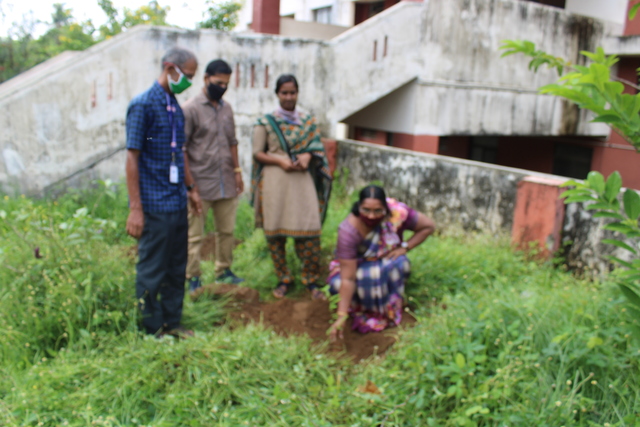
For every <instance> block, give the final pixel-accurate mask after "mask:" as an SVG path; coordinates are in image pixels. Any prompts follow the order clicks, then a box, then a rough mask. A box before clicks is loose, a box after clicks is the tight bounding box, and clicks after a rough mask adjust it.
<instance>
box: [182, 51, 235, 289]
mask: <svg viewBox="0 0 640 427" xmlns="http://www.w3.org/2000/svg"><path fill="white" fill-rule="evenodd" d="M230 78H231V67H229V64H227V63H226V62H225V61H223V60H221V59H216V60H215V61H211V62H210V63H209V64H208V65H207V68H206V70H205V75H204V87H203V88H202V92H200V93H199V94H198V95H196V96H195V97H194V98H191V99H190V100H188V101H187V102H186V103H185V104H184V105H183V106H182V111H183V112H184V118H185V123H184V132H185V136H186V140H185V146H184V150H185V152H186V154H187V155H186V156H185V158H186V160H187V163H188V168H186V167H185V170H189V171H190V173H187V174H186V176H185V182H186V184H187V188H188V189H191V188H193V186H197V187H198V190H199V193H200V198H201V199H202V215H197V214H196V213H195V212H193V211H192V210H189V260H188V262H187V280H188V281H189V289H190V290H191V291H192V292H193V291H195V290H196V289H197V288H199V287H200V284H201V283H200V275H201V271H200V249H201V247H202V241H203V239H204V223H205V220H206V218H207V214H208V212H209V209H213V218H214V224H215V229H216V232H215V257H216V262H215V274H216V282H223V283H233V284H238V283H240V282H243V281H244V279H241V278H239V277H237V276H236V275H235V274H233V272H232V271H231V262H232V252H233V247H234V243H235V242H234V237H233V229H234V227H235V222H236V209H237V207H238V195H239V194H240V193H242V191H243V190H244V183H243V182H242V169H241V168H240V167H239V164H238V141H237V140H236V131H235V123H234V120H233V110H232V109H231V105H229V103H228V102H225V101H223V100H222V95H223V94H224V92H225V91H226V90H227V85H228V84H229V80H230Z"/></svg>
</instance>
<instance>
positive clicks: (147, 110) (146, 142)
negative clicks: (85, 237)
mask: <svg viewBox="0 0 640 427" xmlns="http://www.w3.org/2000/svg"><path fill="white" fill-rule="evenodd" d="M197 67H198V61H197V59H196V57H195V55H194V54H193V53H192V52H190V51H188V50H186V49H183V48H179V47H174V48H172V49H170V50H169V51H167V53H166V54H165V55H164V57H163V58H162V73H161V74H160V77H159V78H158V80H157V81H156V82H154V84H153V85H152V86H151V88H149V89H148V90H147V91H146V92H144V93H142V94H140V95H138V96H136V97H135V98H134V99H133V100H132V101H131V103H130V104H129V108H128V110H127V121H126V123H127V124H126V129H127V163H126V176H127V189H128V191H129V217H128V218H127V233H129V235H131V236H132V237H134V238H136V239H139V242H138V255H139V259H138V264H137V266H136V272H137V277H136V297H137V298H138V304H139V307H140V310H141V312H142V317H143V318H142V326H143V328H144V330H145V331H146V332H147V333H148V334H155V335H157V336H161V335H164V334H169V335H173V336H182V337H184V336H190V335H193V332H192V331H189V330H186V329H185V328H183V327H182V325H181V324H180V321H181V318H182V302H183V299H184V278H185V269H186V264H187V232H188V222H187V197H188V198H189V199H190V201H191V203H192V206H193V208H194V209H195V211H196V212H201V211H202V204H201V202H200V196H199V194H198V190H197V189H196V188H194V187H193V186H188V185H186V184H185V182H186V183H189V182H192V180H191V179H190V174H189V173H188V172H189V171H188V170H185V168H184V155H183V152H182V146H183V144H184V139H185V136H184V115H183V114H182V109H181V108H180V105H178V101H177V100H176V98H175V94H178V93H180V92H182V91H184V90H185V89H187V88H188V87H189V86H190V85H191V80H192V79H193V76H194V75H195V73H196V69H197ZM158 297H160V299H158Z"/></svg>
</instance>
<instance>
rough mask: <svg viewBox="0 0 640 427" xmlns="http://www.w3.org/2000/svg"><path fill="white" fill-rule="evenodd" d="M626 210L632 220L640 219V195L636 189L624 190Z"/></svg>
mask: <svg viewBox="0 0 640 427" xmlns="http://www.w3.org/2000/svg"><path fill="white" fill-rule="evenodd" d="M622 200H623V201H624V212H625V213H626V214H627V216H628V217H629V219H630V220H636V222H637V220H638V217H639V216H640V196H639V195H638V193H636V192H635V191H634V190H631V189H628V190H627V191H625V192H624V197H623V199H622Z"/></svg>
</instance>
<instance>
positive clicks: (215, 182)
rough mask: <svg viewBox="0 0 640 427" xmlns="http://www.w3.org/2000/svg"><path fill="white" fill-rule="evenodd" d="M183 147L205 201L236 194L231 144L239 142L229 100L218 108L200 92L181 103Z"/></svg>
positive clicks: (221, 102)
mask: <svg viewBox="0 0 640 427" xmlns="http://www.w3.org/2000/svg"><path fill="white" fill-rule="evenodd" d="M182 111H183V112H184V133H185V137H186V138H185V145H184V150H185V151H186V153H187V156H188V158H189V168H190V169H191V174H192V175H193V179H194V180H195V182H196V184H197V185H198V190H199V191H200V197H201V198H202V199H203V200H219V199H228V198H231V197H236V196H237V195H238V192H237V191H236V178H235V173H234V172H233V169H234V166H233V159H232V157H231V146H232V145H238V140H237V139H236V126H235V123H234V121H233V110H232V109H231V105H229V103H228V102H225V101H222V100H221V101H220V102H219V104H218V106H217V107H214V106H213V104H212V103H211V102H210V101H209V99H208V98H207V97H206V95H205V94H204V92H200V93H199V94H198V95H196V96H195V97H193V98H191V99H190V100H188V101H187V102H185V103H184V105H182Z"/></svg>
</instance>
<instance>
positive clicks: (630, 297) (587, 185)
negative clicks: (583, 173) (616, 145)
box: [560, 172, 640, 334]
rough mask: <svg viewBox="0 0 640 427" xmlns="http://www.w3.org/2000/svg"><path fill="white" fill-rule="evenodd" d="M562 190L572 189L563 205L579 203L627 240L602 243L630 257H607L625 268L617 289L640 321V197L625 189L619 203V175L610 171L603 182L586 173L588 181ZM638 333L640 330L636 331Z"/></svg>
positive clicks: (609, 228) (603, 241) (606, 227)
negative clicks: (621, 250)
mask: <svg viewBox="0 0 640 427" xmlns="http://www.w3.org/2000/svg"><path fill="white" fill-rule="evenodd" d="M562 186H563V187H569V186H571V187H574V188H572V189H570V190H567V191H565V192H564V193H562V194H561V195H560V197H562V198H565V203H574V202H581V203H585V204H586V206H585V207H586V209H588V210H595V211H596V212H595V213H594V214H593V216H594V217H595V218H607V219H609V222H608V223H607V224H606V225H605V226H604V227H603V228H604V229H605V230H610V231H613V232H617V233H620V234H621V235H622V236H624V237H625V238H626V239H625V240H626V241H625V240H622V239H617V238H614V239H603V240H602V243H607V244H610V245H614V246H616V247H618V248H620V249H623V250H624V251H626V252H627V253H628V255H629V258H628V259H626V260H623V259H621V258H619V257H613V256H609V257H608V258H609V259H611V260H612V261H614V262H616V263H617V264H619V265H621V266H623V267H625V268H626V270H625V271H624V272H621V273H620V274H618V276H617V277H618V278H619V282H618V286H619V287H620V289H621V290H622V293H623V294H624V295H625V297H626V298H627V301H628V302H629V305H630V307H629V309H630V310H631V313H632V314H633V315H634V316H635V317H636V318H637V319H640V287H639V286H638V285H639V284H640V254H639V250H640V226H638V221H639V219H640V195H638V193H637V192H636V191H635V190H632V189H627V190H625V192H624V194H623V196H622V203H621V202H620V200H619V194H620V189H621V188H622V178H621V176H620V174H619V173H618V172H613V173H612V174H611V175H609V177H608V178H607V179H606V180H605V179H604V177H603V176H602V174H600V173H599V172H589V175H588V176H587V179H586V180H585V181H584V182H582V181H575V180H571V181H567V182H565V183H564V184H562ZM637 332H638V333H639V334H640V330H638V331H637Z"/></svg>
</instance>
